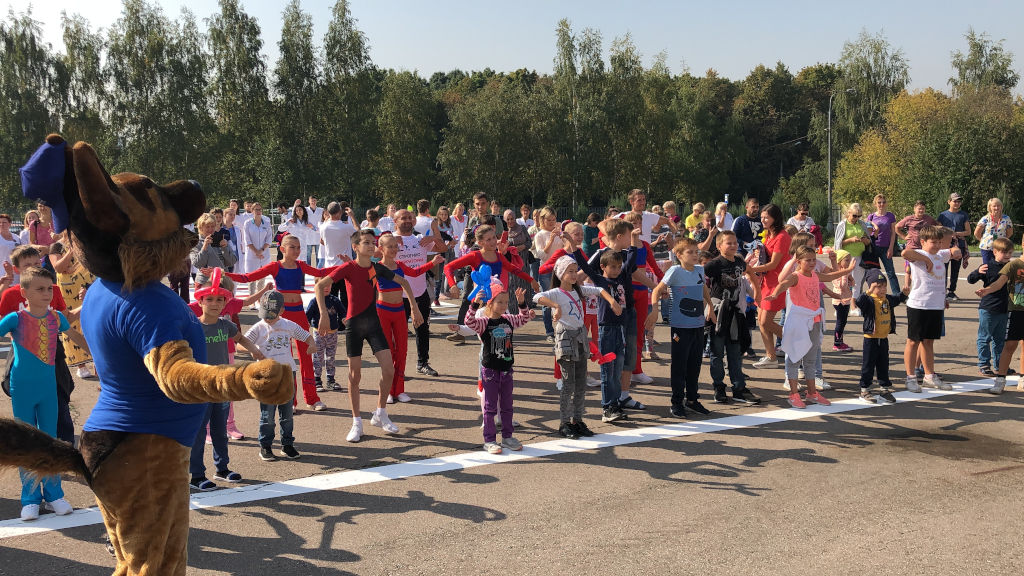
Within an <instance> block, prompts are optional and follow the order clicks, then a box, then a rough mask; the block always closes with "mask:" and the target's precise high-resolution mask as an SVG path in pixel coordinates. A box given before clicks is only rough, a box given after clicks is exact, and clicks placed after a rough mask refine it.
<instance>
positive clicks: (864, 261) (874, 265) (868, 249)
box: [860, 244, 882, 270]
mask: <svg viewBox="0 0 1024 576" xmlns="http://www.w3.org/2000/svg"><path fill="white" fill-rule="evenodd" d="M875 250H876V248H875V245H874V244H868V245H867V246H865V247H864V252H863V253H862V254H861V255H860V267H861V268H863V269H865V270H877V269H879V268H881V267H882V265H881V264H880V263H879V262H878V252H875Z"/></svg>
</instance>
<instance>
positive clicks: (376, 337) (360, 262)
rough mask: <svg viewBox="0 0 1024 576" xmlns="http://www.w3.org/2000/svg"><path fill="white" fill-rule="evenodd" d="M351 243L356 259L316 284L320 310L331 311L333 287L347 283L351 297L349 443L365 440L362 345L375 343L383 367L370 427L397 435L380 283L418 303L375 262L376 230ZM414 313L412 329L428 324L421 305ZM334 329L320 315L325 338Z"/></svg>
mask: <svg viewBox="0 0 1024 576" xmlns="http://www.w3.org/2000/svg"><path fill="white" fill-rule="evenodd" d="M351 242H352V247H353V249H354V250H355V254H356V259H355V260H351V261H349V262H345V263H344V264H342V265H341V266H337V267H336V268H334V270H333V271H332V272H331V273H330V274H329V275H328V276H327V277H325V278H323V279H321V280H320V281H319V282H317V283H316V305H317V307H318V308H319V309H320V310H325V309H326V308H327V298H326V296H327V293H328V292H330V291H331V288H332V287H333V286H334V283H335V282H341V281H344V282H345V293H346V294H347V298H348V306H347V307H346V315H345V326H346V329H345V347H346V349H347V352H348V399H349V402H350V404H351V406H352V428H351V429H350V430H349V432H348V435H347V436H346V437H345V440H347V441H348V442H359V441H360V440H361V439H362V438H363V418H362V416H360V414H361V413H360V411H359V381H360V380H361V379H362V370H363V342H366V343H368V344H369V345H370V350H371V351H372V352H373V355H374V357H376V359H377V364H378V365H379V366H380V383H379V384H378V393H377V408H376V409H375V410H374V412H373V416H372V417H371V418H370V424H371V425H373V426H379V427H380V428H382V429H383V430H384V432H386V433H388V434H398V426H396V425H395V423H394V422H392V421H391V418H389V417H388V411H387V396H388V390H390V389H391V385H392V383H393V382H394V376H395V373H394V372H395V365H394V362H393V361H392V359H391V349H390V348H388V341H387V338H386V337H385V336H384V328H383V327H382V326H381V325H380V317H379V316H377V307H376V306H374V301H375V300H376V298H375V296H376V290H375V289H374V285H375V282H376V285H377V286H378V287H379V285H380V283H381V282H382V281H383V282H397V283H398V284H399V285H400V286H401V287H402V290H404V291H405V293H406V295H407V296H408V297H409V300H410V301H415V300H416V297H415V295H413V292H412V287H411V286H410V285H409V281H408V280H406V279H405V278H402V277H400V276H396V275H395V273H394V272H392V271H391V270H390V269H388V267H387V266H384V265H383V264H381V263H380V262H374V261H373V260H372V258H373V254H374V252H375V251H376V250H377V238H376V237H375V236H374V235H373V230H369V229H366V230H357V231H356V232H355V233H354V234H352V238H351ZM411 312H412V325H413V327H414V328H415V327H417V326H419V325H420V324H422V323H423V315H422V314H420V311H419V308H418V307H416V306H412V307H411ZM330 327H331V323H330V318H329V317H328V315H325V314H321V315H320V323H319V324H318V325H317V331H318V332H320V334H321V335H326V334H327V333H328V332H330Z"/></svg>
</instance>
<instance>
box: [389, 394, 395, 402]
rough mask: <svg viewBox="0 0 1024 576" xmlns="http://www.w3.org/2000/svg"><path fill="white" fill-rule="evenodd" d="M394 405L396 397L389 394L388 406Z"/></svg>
mask: <svg viewBox="0 0 1024 576" xmlns="http://www.w3.org/2000/svg"><path fill="white" fill-rule="evenodd" d="M394 403H395V397H394V396H392V395H391V394H388V404H394Z"/></svg>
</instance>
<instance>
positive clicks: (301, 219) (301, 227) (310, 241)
mask: <svg viewBox="0 0 1024 576" xmlns="http://www.w3.org/2000/svg"><path fill="white" fill-rule="evenodd" d="M277 231H278V232H284V233H285V234H291V235H292V236H295V237H296V238H298V239H299V242H301V243H302V244H301V246H300V254H305V255H306V264H309V265H310V266H313V265H314V264H315V262H316V261H315V260H312V259H311V258H312V257H313V254H312V251H311V250H310V249H309V247H310V246H313V245H319V244H320V234H318V233H317V230H316V226H315V225H314V224H313V223H312V222H310V221H309V214H308V213H307V212H306V207H305V206H303V205H302V204H296V205H295V206H293V207H292V212H291V215H290V216H289V217H288V219H287V220H284V221H283V222H281V224H280V225H278V227H277ZM300 257H301V256H300Z"/></svg>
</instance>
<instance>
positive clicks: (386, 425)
mask: <svg viewBox="0 0 1024 576" xmlns="http://www.w3.org/2000/svg"><path fill="white" fill-rule="evenodd" d="M370 425H372V426H380V428H381V429H382V430H384V432H387V433H388V434H398V426H395V423H394V422H392V421H391V418H388V414H387V412H384V413H382V414H378V413H377V412H374V413H373V416H372V417H370Z"/></svg>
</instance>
